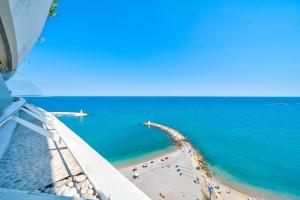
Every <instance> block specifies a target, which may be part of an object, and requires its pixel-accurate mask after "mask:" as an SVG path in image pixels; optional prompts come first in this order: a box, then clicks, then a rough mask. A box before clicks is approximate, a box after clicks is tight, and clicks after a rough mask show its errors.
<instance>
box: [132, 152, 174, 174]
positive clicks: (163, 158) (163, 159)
mask: <svg viewBox="0 0 300 200" xmlns="http://www.w3.org/2000/svg"><path fill="white" fill-rule="evenodd" d="M168 159H169V157H168V156H165V157H162V158H160V159H159V160H158V161H160V162H164V161H165V160H168ZM153 163H155V161H154V160H151V161H150V164H153ZM150 164H148V163H147V162H146V163H144V164H143V165H142V168H147V167H149V166H150ZM137 170H138V167H134V168H133V169H132V172H135V173H134V174H133V176H132V178H134V179H137V178H139V173H137V172H136V171H137Z"/></svg>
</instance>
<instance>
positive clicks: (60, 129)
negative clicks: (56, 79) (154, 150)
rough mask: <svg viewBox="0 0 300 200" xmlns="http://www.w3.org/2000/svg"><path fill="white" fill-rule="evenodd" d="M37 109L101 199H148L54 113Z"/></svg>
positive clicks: (148, 199)
mask: <svg viewBox="0 0 300 200" xmlns="http://www.w3.org/2000/svg"><path fill="white" fill-rule="evenodd" d="M39 110H40V112H41V113H43V115H44V116H45V118H46V119H47V120H48V121H49V124H50V125H51V126H52V127H53V128H54V129H55V131H56V132H57V134H58V135H59V136H60V137H61V139H62V141H63V142H64V143H65V145H66V146H67V148H68V149H69V151H70V152H71V153H72V155H73V157H74V158H75V160H76V161H77V163H78V164H79V166H80V167H81V168H82V170H83V172H84V173H85V175H86V176H87V177H88V178H89V180H90V182H91V183H92V185H93V186H94V188H95V190H96V191H97V193H98V194H99V196H100V197H101V198H102V199H107V200H108V199H110V200H150V198H149V197H148V196H146V195H145V194H144V193H143V192H142V191H141V190H140V189H138V188H137V187H136V186H135V185H134V184H133V183H131V182H130V181H129V180H128V179H127V178H126V177H125V176H123V175H122V174H121V173H120V172H119V171H118V170H117V169H116V168H114V167H113V166H112V165H111V164H110V163H109V162H108V161H107V160H106V159H104V158H103V157H102V156H101V155H100V154H99V153H97V152H96V151H95V150H94V149H93V148H91V147H90V146H89V145H88V144H87V143H86V142H84V141H83V140H82V139H81V138H80V137H79V136H77V135H76V134H75V133H74V132H73V131H72V130H70V129H69V128H68V127H67V126H65V125H64V124H63V123H62V122H61V121H59V120H58V119H57V118H56V117H55V116H54V115H52V114H51V113H48V112H46V111H44V110H42V109H39Z"/></svg>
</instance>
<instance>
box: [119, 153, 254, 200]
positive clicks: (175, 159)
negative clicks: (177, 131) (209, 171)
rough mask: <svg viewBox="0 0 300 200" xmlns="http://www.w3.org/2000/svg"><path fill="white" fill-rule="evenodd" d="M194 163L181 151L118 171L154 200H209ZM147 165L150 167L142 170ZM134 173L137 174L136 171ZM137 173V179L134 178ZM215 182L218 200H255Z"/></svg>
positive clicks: (201, 176)
mask: <svg viewBox="0 0 300 200" xmlns="http://www.w3.org/2000/svg"><path fill="white" fill-rule="evenodd" d="M166 158H167V159H166ZM191 159H192V158H191V157H190V156H189V155H188V154H186V153H185V152H183V151H181V150H179V149H178V150H176V151H173V152H170V153H166V154H165V155H161V156H159V157H157V158H154V159H151V160H147V161H144V162H140V163H136V164H133V165H130V166H127V167H122V168H119V170H120V171H121V173H122V174H124V175H125V176H126V177H127V178H128V179H129V180H130V181H132V182H133V183H134V184H135V185H136V186H137V187H139V188H140V189H141V190H142V191H144V192H145V193H146V194H147V195H148V196H149V197H150V198H151V199H154V200H156V199H157V200H158V199H174V200H175V199H176V200H177V199H195V200H196V199H199V200H200V199H205V198H208V197H209V194H208V192H207V191H208V189H207V186H206V183H205V180H204V179H205V178H204V177H203V174H202V173H201V171H200V170H197V169H196V168H195V166H194V165H193V162H192V160H191ZM162 160H163V161H162ZM144 164H147V165H148V166H147V167H143V165H144ZM134 169H137V170H135V171H134ZM136 173H138V174H137V175H138V177H134V175H135V174H136ZM212 182H213V183H214V185H215V188H214V190H215V191H216V193H217V194H219V197H218V198H217V199H223V200H239V199H246V200H247V199H256V198H253V197H250V196H248V195H246V194H243V193H241V192H239V191H237V190H235V189H233V188H230V187H228V186H226V185H225V184H223V183H221V182H220V181H219V180H217V179H215V178H214V177H213V178H212ZM218 186H219V187H218ZM217 188H219V189H217ZM228 189H229V190H230V192H228ZM161 194H162V195H161ZM163 196H164V198H163Z"/></svg>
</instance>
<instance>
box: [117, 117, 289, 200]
mask: <svg viewBox="0 0 300 200" xmlns="http://www.w3.org/2000/svg"><path fill="white" fill-rule="evenodd" d="M150 123H151V122H147V123H144V125H146V126H149V125H150V126H154V127H155V128H159V129H161V130H162V131H164V132H166V133H167V134H169V136H170V137H171V138H172V139H173V141H174V143H175V144H176V146H177V148H176V149H177V150H175V151H174V150H173V151H169V152H166V153H163V154H158V155H157V156H156V157H151V159H149V157H148V158H147V157H144V158H141V159H140V160H139V161H138V162H131V164H130V163H128V164H130V165H123V166H122V165H120V166H119V167H118V169H119V170H120V171H121V172H122V173H123V174H124V175H125V176H127V178H129V179H130V178H131V177H130V175H132V172H131V173H130V171H131V170H132V169H134V168H139V167H141V166H143V164H145V163H150V162H151V161H152V162H153V161H159V160H160V159H161V158H164V157H166V156H167V157H172V156H173V157H175V158H174V159H175V160H177V159H178V160H179V163H180V155H179V153H177V154H176V152H181V154H182V153H183V154H185V155H184V156H185V157H188V158H189V159H190V162H191V166H193V167H194V168H197V167H199V168H200V170H198V172H200V174H199V175H200V176H201V178H202V179H203V183H202V186H201V188H202V189H201V192H202V193H205V192H203V191H204V190H205V189H206V190H207V186H208V185H213V187H214V193H213V197H214V198H216V199H224V200H227V199H228V200H229V199H236V200H237V199H249V200H250V199H289V198H288V197H286V196H283V195H282V196H281V195H280V196H279V197H278V194H273V193H271V192H269V191H264V190H263V189H260V188H255V187H253V188H252V187H251V186H248V185H246V184H243V183H239V182H238V181H230V180H226V178H224V177H222V175H220V174H217V175H215V174H212V171H213V169H212V168H211V166H208V165H207V164H206V163H205V160H204V158H203V156H202V155H201V153H200V152H199V151H198V150H197V149H196V148H194V147H193V146H192V144H191V143H190V142H189V141H188V140H187V139H186V138H185V137H184V136H183V135H181V134H180V133H179V132H177V131H175V130H174V129H172V128H170V127H167V126H163V125H160V124H156V123H151V124H150ZM168 132H169V133H168ZM170 132H171V134H170ZM172 133H173V134H172ZM178 141H183V142H184V143H180V142H178ZM185 143H188V144H189V145H190V146H183V147H182V146H181V145H182V144H183V145H186V144H185ZM190 149H192V152H191V150H190ZM194 151H195V152H194ZM195 155H196V158H195ZM195 161H196V162H195ZM153 168H155V167H153ZM156 168H157V167H156ZM199 168H198V169H199ZM154 170H156V169H151V170H150V171H154ZM144 171H146V170H144ZM144 173H145V174H146V173H147V172H144ZM149 173H150V172H149ZM158 175H161V173H159V172H157V174H154V175H153V177H152V178H154V179H155V178H156V176H158ZM173 176H174V175H173ZM197 177H198V176H197ZM170 178H172V177H170ZM148 184H149V183H148ZM176 184H179V185H180V184H181V183H176ZM136 185H137V186H138V187H139V186H140V185H139V184H136ZM147 187H148V186H147V184H144V185H143V186H141V189H142V190H146V191H147V190H148V188H147ZM151 192H152V193H153V191H151ZM148 195H150V196H151V195H152V194H151V193H150V194H148ZM206 195H208V194H206ZM206 197H207V196H206Z"/></svg>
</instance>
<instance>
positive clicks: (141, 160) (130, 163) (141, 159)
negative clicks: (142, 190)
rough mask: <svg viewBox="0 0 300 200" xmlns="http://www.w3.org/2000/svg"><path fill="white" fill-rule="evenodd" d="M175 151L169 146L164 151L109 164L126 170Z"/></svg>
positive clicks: (175, 149) (173, 147)
mask: <svg viewBox="0 0 300 200" xmlns="http://www.w3.org/2000/svg"><path fill="white" fill-rule="evenodd" d="M175 151H177V148H176V146H169V147H167V148H165V149H160V150H156V151H153V152H150V153H146V154H143V155H139V156H137V157H132V158H128V159H127V158H126V159H122V160H117V161H111V163H112V165H113V166H114V167H115V168H117V169H122V168H126V167H131V166H133V165H136V164H138V163H144V162H148V161H150V160H155V159H158V158H160V157H163V156H165V155H168V154H170V153H173V152H175Z"/></svg>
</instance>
